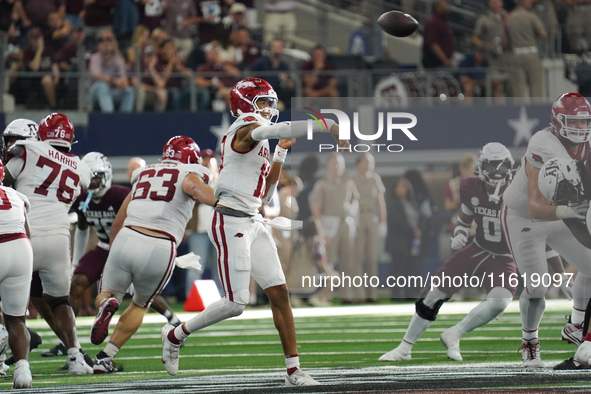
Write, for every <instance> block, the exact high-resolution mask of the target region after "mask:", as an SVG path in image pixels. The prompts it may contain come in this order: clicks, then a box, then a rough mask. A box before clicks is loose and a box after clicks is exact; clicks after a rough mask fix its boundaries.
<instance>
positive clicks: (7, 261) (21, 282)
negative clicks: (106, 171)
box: [0, 161, 33, 388]
mask: <svg viewBox="0 0 591 394" xmlns="http://www.w3.org/2000/svg"><path fill="white" fill-rule="evenodd" d="M3 178H4V166H3V165H2V161H0V296H1V298H2V312H3V317H4V324H5V326H6V329H5V328H4V326H2V325H1V324H0V356H1V357H2V362H0V364H1V365H2V366H4V353H5V352H6V349H7V347H8V336H9V335H10V336H11V345H12V346H11V349H12V353H13V355H14V357H15V359H16V369H15V371H14V384H13V387H14V388H25V387H31V384H32V382H33V377H32V376H31V371H30V370H29V342H30V337H29V335H28V331H27V327H26V325H25V313H26V311H27V304H28V300H29V290H30V287H31V275H32V274H33V249H32V248H31V243H30V241H29V239H28V237H27V234H28V232H29V228H28V224H27V214H26V211H28V210H29V200H28V199H27V197H26V196H25V195H23V194H21V193H19V192H17V191H16V190H14V189H11V188H8V187H5V186H2V179H3Z"/></svg>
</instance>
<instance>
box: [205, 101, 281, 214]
mask: <svg viewBox="0 0 591 394" xmlns="http://www.w3.org/2000/svg"><path fill="white" fill-rule="evenodd" d="M252 123H260V124H261V125H267V124H268V123H269V122H268V121H267V120H266V119H265V118H263V117H262V116H260V115H258V114H254V113H250V114H243V115H241V116H240V117H239V118H238V119H236V121H235V122H234V123H233V124H232V125H231V126H230V128H229V129H228V131H227V132H226V134H225V135H224V137H223V139H222V160H221V163H220V174H219V176H218V180H217V184H216V187H215V196H216V197H217V198H218V199H219V203H218V204H219V205H223V206H226V207H229V208H232V209H236V210H238V211H242V212H245V213H248V214H251V215H256V214H257V213H258V209H259V207H260V206H261V203H262V202H261V199H262V198H263V196H264V194H265V185H266V183H267V175H268V174H269V170H270V169H271V165H270V163H269V162H270V156H269V141H268V140H263V141H259V142H257V143H256V144H255V145H254V147H253V148H252V149H251V150H249V151H248V152H244V153H242V152H238V151H236V150H234V148H232V141H233V140H234V138H235V137H236V131H238V129H240V128H241V127H244V126H246V125H249V124H252Z"/></svg>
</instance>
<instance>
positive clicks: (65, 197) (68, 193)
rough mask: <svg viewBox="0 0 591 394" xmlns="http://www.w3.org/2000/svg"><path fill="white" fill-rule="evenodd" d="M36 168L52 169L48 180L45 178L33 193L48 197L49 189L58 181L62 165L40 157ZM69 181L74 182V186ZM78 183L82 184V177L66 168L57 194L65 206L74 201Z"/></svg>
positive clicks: (61, 176)
mask: <svg viewBox="0 0 591 394" xmlns="http://www.w3.org/2000/svg"><path fill="white" fill-rule="evenodd" d="M36 166H37V167H40V168H44V167H49V168H50V169H51V172H50V173H49V175H48V176H47V178H45V180H44V181H43V183H41V185H40V186H39V187H36V188H35V190H33V193H35V194H40V195H42V196H47V195H48V194H49V187H50V186H51V184H52V183H53V181H55V180H56V178H57V176H58V175H60V171H61V169H62V165H61V164H59V163H56V162H55V161H52V160H49V159H48V158H46V157H43V156H41V157H39V160H38V161H37V164H36ZM68 179H71V180H72V183H71V185H72V186H70V185H68ZM78 182H80V177H79V176H78V174H76V173H75V172H73V171H72V170H70V169H68V168H65V169H64V170H63V171H61V175H60V179H59V184H58V189H57V192H56V195H57V199H58V200H59V201H61V202H63V203H65V204H70V203H71V202H72V200H73V199H74V190H75V189H76V188H77V187H78Z"/></svg>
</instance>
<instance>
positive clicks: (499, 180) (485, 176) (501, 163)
mask: <svg viewBox="0 0 591 394" xmlns="http://www.w3.org/2000/svg"><path fill="white" fill-rule="evenodd" d="M514 164H515V160H513V156H511V152H509V149H507V148H506V147H505V145H503V144H500V143H498V142H489V143H488V144H486V145H484V146H483V147H482V149H481V150H480V154H479V155H478V159H477V160H476V167H477V170H476V173H477V174H478V177H479V178H480V179H481V180H482V181H483V182H485V183H487V184H489V185H493V186H496V185H497V184H501V185H504V184H505V183H507V182H510V181H511V179H513V172H512V169H513V165H514Z"/></svg>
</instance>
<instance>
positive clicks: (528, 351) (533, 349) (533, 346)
mask: <svg viewBox="0 0 591 394" xmlns="http://www.w3.org/2000/svg"><path fill="white" fill-rule="evenodd" d="M534 341H535V342H534ZM519 350H520V351H521V359H522V360H523V364H522V365H523V366H524V367H526V368H542V367H544V362H543V361H542V357H541V356H540V341H539V340H538V339H533V340H531V341H523V342H522V344H521V348H520V349H519Z"/></svg>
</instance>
